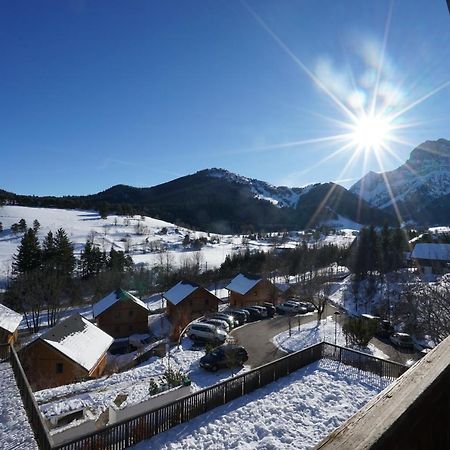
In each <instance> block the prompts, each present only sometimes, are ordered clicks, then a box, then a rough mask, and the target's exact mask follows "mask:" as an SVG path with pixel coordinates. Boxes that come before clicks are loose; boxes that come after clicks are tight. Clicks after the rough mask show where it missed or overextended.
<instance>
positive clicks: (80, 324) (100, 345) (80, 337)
mask: <svg viewBox="0 0 450 450" xmlns="http://www.w3.org/2000/svg"><path fill="white" fill-rule="evenodd" d="M39 339H41V340H42V341H44V342H45V343H47V344H48V345H50V346H51V347H53V348H54V349H56V350H58V351H59V352H61V353H62V354H63V355H65V356H67V357H68V358H70V359H71V360H72V361H75V362H76V363H78V364H79V365H80V366H81V367H83V368H85V369H86V370H87V371H91V370H92V369H93V368H94V367H95V365H96V364H97V362H98V360H99V359H100V358H101V357H102V355H103V354H104V353H105V352H106V351H107V350H108V348H109V346H110V345H111V344H112V342H113V341H114V338H112V337H111V336H110V335H109V334H107V333H105V332H104V331H102V330H100V328H98V327H97V326H95V325H94V324H92V323H91V322H89V321H88V320H86V319H85V318H84V317H82V316H80V315H79V314H74V315H72V316H70V317H68V318H67V319H65V320H63V321H62V322H59V323H58V324H57V325H55V326H54V327H53V328H50V330H48V331H47V332H45V333H44V334H42V335H41V336H40V337H39Z"/></svg>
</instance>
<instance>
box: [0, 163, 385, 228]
mask: <svg viewBox="0 0 450 450" xmlns="http://www.w3.org/2000/svg"><path fill="white" fill-rule="evenodd" d="M13 195H14V194H13ZM0 198H1V194H0ZM8 201H9V202H10V203H11V202H13V203H16V204H20V205H24V206H44V207H57V208H81V209H97V210H103V211H109V212H118V213H123V214H126V213H130V212H133V213H136V214H144V215H147V216H151V217H155V218H160V219H162V220H166V221H168V222H172V223H177V224H179V225H184V226H188V227H194V228H196V229H199V230H203V231H210V232H218V233H242V232H245V233H246V232H249V231H279V230H282V229H288V230H293V229H302V228H305V227H313V226H317V225H318V224H320V223H324V222H327V221H330V220H336V219H339V218H340V217H344V218H346V219H349V220H351V221H353V222H358V223H361V224H371V223H374V224H382V223H383V222H384V221H386V220H387V221H389V222H391V223H392V222H393V217H392V216H390V215H389V214H388V213H386V212H381V211H379V210H378V209H377V208H374V207H372V206H370V205H369V204H368V203H367V202H365V201H363V200H361V199H360V198H358V197H357V196H356V195H354V194H353V193H351V192H349V191H348V190H346V189H345V188H343V187H342V186H339V185H337V184H334V183H324V184H320V183H319V184H314V185H310V186H307V187H303V188H288V187H286V186H273V185H271V184H269V183H266V182H264V181H260V180H255V179H250V178H246V177H243V176H241V175H237V174H234V173H231V172H228V171H226V170H223V169H207V170H202V171H200V172H197V173H195V174H192V175H187V176H184V177H181V178H177V179H175V180H172V181H169V182H167V183H164V184H160V185H157V186H153V187H149V188H136V187H133V186H126V185H116V186H113V187H111V188H109V189H107V190H105V191H103V192H99V193H97V194H93V195H88V196H70V197H34V196H19V195H14V197H13V198H11V197H9V198H8Z"/></svg>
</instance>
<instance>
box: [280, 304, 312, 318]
mask: <svg viewBox="0 0 450 450" xmlns="http://www.w3.org/2000/svg"><path fill="white" fill-rule="evenodd" d="M277 312H278V313H279V314H292V315H294V314H304V313H306V308H304V307H303V306H300V305H299V304H298V303H296V302H284V303H282V304H281V305H278V306H277Z"/></svg>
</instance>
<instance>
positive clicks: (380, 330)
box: [375, 320, 394, 338]
mask: <svg viewBox="0 0 450 450" xmlns="http://www.w3.org/2000/svg"><path fill="white" fill-rule="evenodd" d="M393 333H394V327H393V326H392V324H391V322H389V320H380V321H379V322H378V326H377V331H376V333H375V336H376V337H380V338H388V337H390V336H391V334H393Z"/></svg>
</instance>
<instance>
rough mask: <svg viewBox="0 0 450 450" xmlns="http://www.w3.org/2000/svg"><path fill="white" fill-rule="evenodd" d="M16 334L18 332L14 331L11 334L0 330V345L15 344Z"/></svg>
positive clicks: (2, 329)
mask: <svg viewBox="0 0 450 450" xmlns="http://www.w3.org/2000/svg"><path fill="white" fill-rule="evenodd" d="M18 333H19V332H18V330H16V331H14V333H11V332H9V331H8V330H5V329H4V328H0V344H11V345H14V344H15V342H17V336H18Z"/></svg>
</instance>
